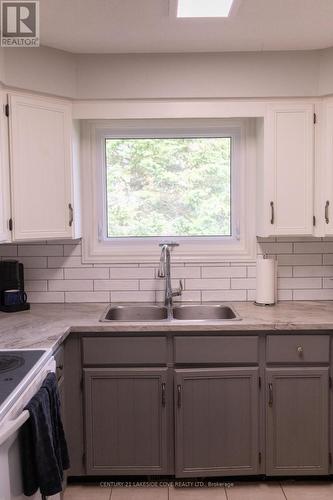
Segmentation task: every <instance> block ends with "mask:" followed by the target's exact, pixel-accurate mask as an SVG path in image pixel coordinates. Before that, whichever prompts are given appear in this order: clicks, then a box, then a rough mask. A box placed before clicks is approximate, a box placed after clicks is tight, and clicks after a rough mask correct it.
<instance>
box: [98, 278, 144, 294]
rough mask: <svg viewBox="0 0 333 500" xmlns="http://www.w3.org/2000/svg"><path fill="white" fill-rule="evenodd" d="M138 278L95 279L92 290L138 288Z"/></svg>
mask: <svg viewBox="0 0 333 500" xmlns="http://www.w3.org/2000/svg"><path fill="white" fill-rule="evenodd" d="M138 289H139V282H138V280H95V281H94V290H119V291H121V290H138Z"/></svg>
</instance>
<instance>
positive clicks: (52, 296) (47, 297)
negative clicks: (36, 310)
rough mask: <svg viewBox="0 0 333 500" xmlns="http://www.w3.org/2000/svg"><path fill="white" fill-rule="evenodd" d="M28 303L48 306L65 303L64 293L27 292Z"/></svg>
mask: <svg viewBox="0 0 333 500" xmlns="http://www.w3.org/2000/svg"><path fill="white" fill-rule="evenodd" d="M27 295H28V302H31V304H49V303H54V302H59V303H60V302H65V294H64V292H28V293H27Z"/></svg>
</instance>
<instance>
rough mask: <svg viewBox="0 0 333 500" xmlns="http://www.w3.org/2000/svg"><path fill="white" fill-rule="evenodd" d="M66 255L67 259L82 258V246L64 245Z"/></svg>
mask: <svg viewBox="0 0 333 500" xmlns="http://www.w3.org/2000/svg"><path fill="white" fill-rule="evenodd" d="M64 255H65V256H66V257H71V256H73V257H74V256H81V255H82V250H81V245H64Z"/></svg>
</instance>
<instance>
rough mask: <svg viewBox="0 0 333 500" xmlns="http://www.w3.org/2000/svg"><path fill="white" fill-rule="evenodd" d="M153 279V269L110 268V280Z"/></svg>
mask: <svg viewBox="0 0 333 500" xmlns="http://www.w3.org/2000/svg"><path fill="white" fill-rule="evenodd" d="M142 278H147V279H149V278H155V269H154V268H153V267H129V268H128V267H111V268H110V279H112V280H115V279H117V280H122V279H123V280H126V279H142Z"/></svg>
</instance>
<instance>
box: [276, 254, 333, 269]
mask: <svg viewBox="0 0 333 500" xmlns="http://www.w3.org/2000/svg"><path fill="white" fill-rule="evenodd" d="M324 257H325V255H324ZM332 257H333V255H332ZM277 261H278V265H279V266H320V264H322V263H323V256H322V254H304V255H301V254H299V255H294V254H291V255H289V254H288V255H278V256H277ZM332 263H333V258H332Z"/></svg>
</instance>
